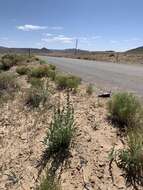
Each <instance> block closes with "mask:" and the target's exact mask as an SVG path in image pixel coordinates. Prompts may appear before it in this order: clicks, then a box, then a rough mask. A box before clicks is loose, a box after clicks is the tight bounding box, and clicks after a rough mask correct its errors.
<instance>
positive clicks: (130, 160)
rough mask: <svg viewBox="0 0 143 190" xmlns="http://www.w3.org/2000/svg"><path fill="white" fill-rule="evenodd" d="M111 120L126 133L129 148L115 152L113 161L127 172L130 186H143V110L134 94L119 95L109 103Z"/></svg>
mask: <svg viewBox="0 0 143 190" xmlns="http://www.w3.org/2000/svg"><path fill="white" fill-rule="evenodd" d="M108 109H109V113H110V119H111V120H112V122H113V123H114V124H115V126H117V127H118V128H119V129H120V130H121V132H122V131H126V135H127V146H126V147H125V148H124V149H120V150H118V151H115V152H114V151H113V152H112V154H113V157H112V158H113V160H115V161H116V163H117V165H118V166H119V167H120V168H122V169H123V170H124V172H125V176H126V180H127V183H128V184H129V185H133V186H134V188H137V185H143V178H142V176H143V108H142V105H141V103H140V101H139V100H138V99H137V97H135V96H134V95H133V94H129V93H118V94H115V95H113V97H112V99H111V100H110V101H109V104H108Z"/></svg>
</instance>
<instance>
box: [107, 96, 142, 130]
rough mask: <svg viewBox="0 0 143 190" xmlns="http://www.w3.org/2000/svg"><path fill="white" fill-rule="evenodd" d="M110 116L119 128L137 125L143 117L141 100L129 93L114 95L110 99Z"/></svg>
mask: <svg viewBox="0 0 143 190" xmlns="http://www.w3.org/2000/svg"><path fill="white" fill-rule="evenodd" d="M108 109H109V113H110V118H111V119H112V121H113V122H114V123H116V124H117V125H118V126H119V128H129V127H135V126H136V125H137V122H139V121H140V119H141V117H142V107H141V104H140V102H139V100H138V99H137V98H136V97H135V96H134V95H132V94H129V93H118V94H115V95H113V97H112V99H111V100H110V101H109V104H108Z"/></svg>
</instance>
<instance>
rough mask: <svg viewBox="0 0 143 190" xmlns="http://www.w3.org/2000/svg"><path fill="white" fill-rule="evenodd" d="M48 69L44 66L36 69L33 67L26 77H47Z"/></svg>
mask: <svg viewBox="0 0 143 190" xmlns="http://www.w3.org/2000/svg"><path fill="white" fill-rule="evenodd" d="M48 69H49V68H48V66H46V65H40V66H38V67H33V68H31V70H30V72H29V74H28V76H29V77H35V78H42V77H47V73H48Z"/></svg>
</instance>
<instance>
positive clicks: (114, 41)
mask: <svg viewBox="0 0 143 190" xmlns="http://www.w3.org/2000/svg"><path fill="white" fill-rule="evenodd" d="M110 43H111V44H118V43H119V42H118V41H117V40H110Z"/></svg>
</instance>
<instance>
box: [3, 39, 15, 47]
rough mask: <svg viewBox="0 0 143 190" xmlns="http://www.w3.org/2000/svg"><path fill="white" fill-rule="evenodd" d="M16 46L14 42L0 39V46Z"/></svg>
mask: <svg viewBox="0 0 143 190" xmlns="http://www.w3.org/2000/svg"><path fill="white" fill-rule="evenodd" d="M15 44H16V41H14V40H10V39H9V38H8V37H0V46H7V47H10V46H11V47H12V46H14V45H15Z"/></svg>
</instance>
